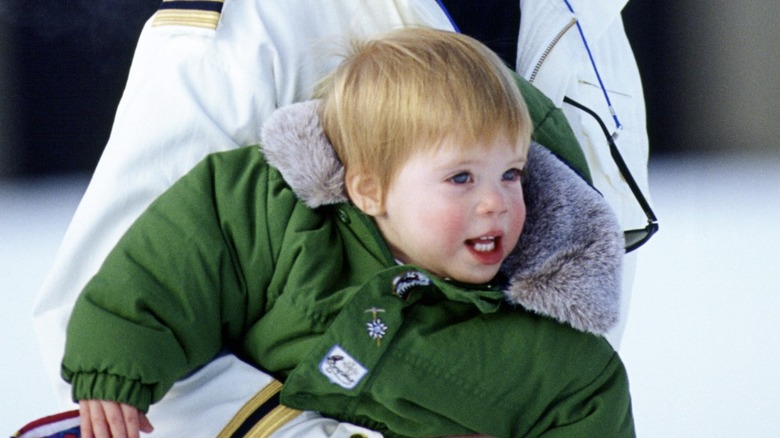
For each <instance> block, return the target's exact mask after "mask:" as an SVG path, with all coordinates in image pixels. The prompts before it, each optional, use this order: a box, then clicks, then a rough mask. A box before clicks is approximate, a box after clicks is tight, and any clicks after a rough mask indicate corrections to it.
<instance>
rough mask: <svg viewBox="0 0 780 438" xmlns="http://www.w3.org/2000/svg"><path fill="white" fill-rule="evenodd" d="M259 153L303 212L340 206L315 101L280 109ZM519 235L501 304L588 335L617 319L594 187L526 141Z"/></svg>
mask: <svg viewBox="0 0 780 438" xmlns="http://www.w3.org/2000/svg"><path fill="white" fill-rule="evenodd" d="M262 139H263V146H262V148H263V152H264V154H265V156H266V159H267V160H268V163H269V164H270V165H272V166H274V167H275V168H277V169H278V170H279V171H280V172H281V173H282V175H283V177H284V179H285V181H286V182H287V183H288V184H289V185H290V187H291V188H292V189H293V191H294V192H295V193H296V194H297V195H298V197H300V199H301V200H302V201H304V202H305V203H306V205H308V206H309V207H311V208H317V207H319V206H322V205H327V204H334V203H339V202H345V201H347V197H346V193H345V190H344V169H343V166H342V165H341V162H340V161H339V160H338V157H337V156H336V154H335V152H334V151H333V148H332V147H331V145H330V143H329V142H328V139H327V138H326V137H325V135H324V133H323V132H322V127H321V126H320V123H319V117H318V103H317V102H316V101H309V102H302V103H297V104H293V105H290V106H287V107H284V108H280V109H278V110H276V111H275V112H274V114H273V115H272V116H271V117H270V118H269V119H268V121H267V122H266V124H265V125H264V127H263V131H262ZM524 197H525V201H526V207H527V217H526V223H525V227H524V229H523V234H522V235H521V236H520V241H519V242H518V245H517V247H516V248H515V250H514V251H513V252H512V254H511V255H510V256H509V257H508V258H507V260H506V261H505V262H504V266H503V267H502V271H503V272H504V273H505V274H506V276H507V277H508V278H509V286H508V288H507V290H506V291H505V295H506V299H507V301H508V302H509V303H512V304H515V305H520V306H522V307H525V308H526V309H528V310H531V311H533V312H536V313H539V314H542V315H546V316H549V317H552V318H554V319H557V320H559V321H561V322H564V323H567V324H569V325H571V326H572V327H574V328H576V329H578V330H581V331H585V332H591V333H596V334H605V333H606V332H607V331H608V330H609V329H610V328H611V327H612V326H613V325H614V324H615V323H616V322H617V319H618V315H619V311H620V278H621V265H622V260H623V254H624V250H623V235H622V232H621V231H620V227H619V226H618V223H617V220H616V218H615V216H614V214H613V213H612V211H611V210H610V208H609V207H608V205H607V204H606V202H605V201H604V199H603V198H602V197H601V195H600V194H599V193H598V192H596V190H595V189H593V188H592V187H590V186H589V185H588V184H587V183H585V182H584V181H583V180H582V179H581V178H580V177H579V176H577V175H576V174H575V173H574V172H573V171H572V170H571V169H569V168H568V167H567V166H566V165H565V164H563V163H562V162H561V161H560V160H559V159H558V158H556V157H555V156H554V155H552V154H551V153H550V152H549V151H548V150H547V149H545V148H543V147H542V146H539V145H537V144H533V145H532V147H531V152H530V154H529V162H528V165H527V166H526V182H525V183H524Z"/></svg>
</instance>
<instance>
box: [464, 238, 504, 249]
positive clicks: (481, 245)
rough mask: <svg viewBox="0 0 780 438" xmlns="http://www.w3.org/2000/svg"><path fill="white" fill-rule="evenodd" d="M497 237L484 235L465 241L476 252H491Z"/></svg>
mask: <svg viewBox="0 0 780 438" xmlns="http://www.w3.org/2000/svg"><path fill="white" fill-rule="evenodd" d="M498 239H499V238H498V237H496V236H485V237H480V238H479V239H473V240H469V241H467V243H468V244H469V245H471V247H472V248H474V251H476V252H491V251H494V250H495V249H496V243H497V242H496V241H497V240H498Z"/></svg>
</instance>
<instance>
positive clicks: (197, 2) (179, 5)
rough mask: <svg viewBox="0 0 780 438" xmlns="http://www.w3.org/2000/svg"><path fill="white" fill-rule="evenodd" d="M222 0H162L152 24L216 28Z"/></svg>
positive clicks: (220, 13)
mask: <svg viewBox="0 0 780 438" xmlns="http://www.w3.org/2000/svg"><path fill="white" fill-rule="evenodd" d="M222 3H223V0H163V2H162V3H161V4H160V8H159V9H158V10H157V13H156V14H155V15H154V20H153V21H152V26H191V27H203V28H206V29H212V30H213V29H216V28H217V24H218V23H219V17H220V16H221V15H222Z"/></svg>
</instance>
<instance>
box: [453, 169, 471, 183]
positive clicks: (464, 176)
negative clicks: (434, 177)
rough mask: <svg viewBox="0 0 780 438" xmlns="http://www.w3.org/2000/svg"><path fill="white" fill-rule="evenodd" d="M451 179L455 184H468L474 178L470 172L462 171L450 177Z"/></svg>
mask: <svg viewBox="0 0 780 438" xmlns="http://www.w3.org/2000/svg"><path fill="white" fill-rule="evenodd" d="M450 181H452V182H454V183H455V184H466V183H469V182H471V181H472V179H471V175H470V174H469V173H468V172H461V173H459V174H457V175H455V176H453V177H452V178H450Z"/></svg>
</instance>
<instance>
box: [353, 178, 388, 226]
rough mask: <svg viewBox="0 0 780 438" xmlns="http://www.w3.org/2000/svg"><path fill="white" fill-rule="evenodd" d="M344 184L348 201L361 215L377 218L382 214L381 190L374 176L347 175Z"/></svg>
mask: <svg viewBox="0 0 780 438" xmlns="http://www.w3.org/2000/svg"><path fill="white" fill-rule="evenodd" d="M345 182H346V188H347V194H348V195H349V199H351V200H352V202H353V203H354V204H355V206H357V208H359V209H360V210H361V211H362V212H363V213H365V214H367V215H369V216H378V215H380V214H382V213H384V207H383V205H382V189H381V187H380V185H379V180H378V179H377V177H376V175H371V174H367V173H354V174H348V175H347V177H346V181H345Z"/></svg>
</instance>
